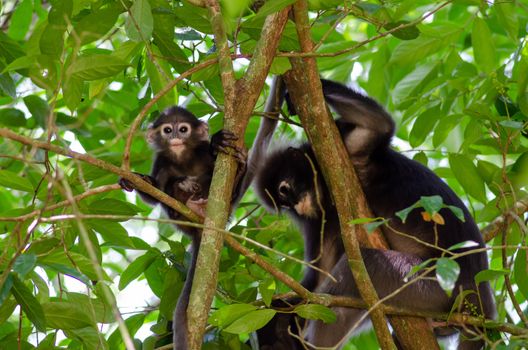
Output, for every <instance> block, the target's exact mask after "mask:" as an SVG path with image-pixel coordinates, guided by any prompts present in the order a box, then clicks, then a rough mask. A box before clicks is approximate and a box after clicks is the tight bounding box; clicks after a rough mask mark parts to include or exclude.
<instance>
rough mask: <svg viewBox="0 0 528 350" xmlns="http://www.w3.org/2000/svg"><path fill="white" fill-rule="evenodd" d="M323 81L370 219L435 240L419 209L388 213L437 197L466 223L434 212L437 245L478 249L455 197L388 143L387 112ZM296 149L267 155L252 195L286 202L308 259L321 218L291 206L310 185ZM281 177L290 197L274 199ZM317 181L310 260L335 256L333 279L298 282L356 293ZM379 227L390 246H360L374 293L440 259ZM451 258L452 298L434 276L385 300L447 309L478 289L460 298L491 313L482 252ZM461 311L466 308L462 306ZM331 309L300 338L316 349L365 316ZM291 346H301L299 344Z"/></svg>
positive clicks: (477, 344)
mask: <svg viewBox="0 0 528 350" xmlns="http://www.w3.org/2000/svg"><path fill="white" fill-rule="evenodd" d="M322 83H323V93H324V95H325V99H326V101H327V103H328V104H329V105H330V106H331V107H332V108H333V109H334V110H335V111H336V112H337V113H338V114H339V116H340V118H339V119H337V120H336V124H337V127H338V129H339V131H340V133H341V137H342V138H343V141H344V143H345V146H346V148H347V151H348V153H349V156H350V160H351V162H352V164H353V165H354V168H355V170H356V173H357V175H358V178H359V181H360V184H361V187H362V189H363V191H364V193H365V196H366V199H367V202H368V204H369V206H370V208H371V209H372V211H373V214H374V216H376V217H384V218H387V219H389V220H390V221H389V225H390V226H391V227H393V228H395V229H396V230H398V231H400V232H404V233H406V234H408V235H411V236H414V237H416V238H419V239H420V240H422V241H425V242H428V243H431V244H434V243H435V234H434V231H433V225H434V224H433V223H431V222H426V221H424V220H423V219H422V217H421V215H420V211H421V210H420V209H415V210H413V211H412V212H411V213H410V215H409V216H408V218H407V221H406V222H405V223H402V222H401V220H400V219H399V218H397V217H396V216H395V212H397V211H399V210H401V209H404V208H407V207H409V206H411V205H413V204H414V203H415V202H416V201H418V200H419V199H420V197H421V196H431V195H439V196H441V197H442V198H443V201H444V203H445V204H447V205H453V206H456V207H459V208H461V209H462V210H463V212H464V217H465V222H462V221H460V220H459V219H458V218H457V217H456V216H455V215H454V214H453V213H452V212H451V211H449V210H446V209H442V210H441V211H440V214H441V215H442V216H443V218H444V220H445V225H437V230H438V246H439V247H441V248H449V247H450V246H452V245H454V244H456V243H460V242H463V241H468V240H471V241H474V242H476V243H477V244H478V247H479V248H480V247H484V242H483V240H482V237H481V234H480V232H479V230H478V228H477V226H476V224H475V222H474V221H473V219H472V217H471V215H470V214H469V212H468V210H467V208H466V207H465V205H464V204H463V203H462V201H461V200H460V199H459V198H458V197H457V195H456V194H455V193H454V192H453V191H452V190H451V189H450V188H449V187H448V186H447V185H446V184H445V183H444V182H443V181H442V180H441V179H440V178H439V177H438V176H436V175H435V174H434V173H433V172H432V171H431V170H429V169H428V168H426V167H424V166H422V165H421V164H420V163H418V162H416V161H413V160H411V159H408V158H406V157H404V156H403V155H401V154H399V153H397V152H395V151H394V150H392V149H391V148H390V140H391V138H392V136H393V134H394V122H393V120H392V118H391V117H390V115H389V114H388V113H387V112H386V111H385V110H384V109H383V108H382V107H381V106H380V105H378V104H377V103H376V102H375V101H374V100H372V99H370V98H368V97H366V96H364V95H362V94H360V93H358V92H355V91H353V90H351V89H349V88H347V87H345V86H343V85H341V84H339V83H336V82H332V81H328V80H323V81H322ZM295 150H296V151H297V152H301V153H306V154H311V150H310V148H309V145H307V144H305V145H302V146H301V147H300V148H298V149H296V148H293V149H292V148H291V147H290V148H287V149H284V150H280V151H277V152H275V153H273V154H271V155H270V157H269V159H268V160H267V161H266V162H265V163H264V164H263V166H262V169H261V172H260V173H259V175H258V181H257V184H256V187H257V193H259V195H260V197H261V199H262V201H263V202H264V203H265V204H266V205H267V206H268V207H271V208H272V207H273V204H272V202H273V201H272V200H271V199H270V198H269V195H267V194H266V191H265V190H267V191H268V192H270V193H271V197H272V198H273V200H274V201H275V202H276V203H277V202H278V203H279V205H281V206H284V207H286V211H287V212H288V213H289V214H290V215H291V216H292V217H293V218H294V219H295V220H296V221H297V222H298V223H299V225H300V227H301V231H302V233H303V235H304V238H305V249H306V251H307V258H310V256H312V255H313V254H314V251H317V250H319V247H320V238H319V237H320V235H319V232H320V230H321V222H320V217H316V218H315V219H314V217H306V216H302V215H299V213H298V212H296V211H295V209H294V207H295V205H297V204H298V203H299V198H303V196H304V193H306V192H308V193H310V192H311V193H312V194H313V193H314V188H315V187H314V185H313V184H314V182H313V176H310V174H311V172H307V170H306V168H307V166H308V165H307V163H308V162H307V161H303V160H302V159H301V158H300V157H297V156H296V155H295ZM312 159H313V158H312ZM279 160H280V161H279ZM283 181H287V182H289V183H290V187H291V189H292V193H290V194H289V198H291V200H288V201H284V200H283V199H281V195H280V193H279V187H278V185H279V184H280V183H281V182H283ZM317 183H318V184H319V187H320V188H319V192H321V193H322V203H323V208H324V209H325V213H326V218H327V221H328V222H327V224H326V225H325V227H324V237H325V240H324V242H323V244H322V249H323V254H322V259H321V260H320V261H318V262H317V264H318V265H319V266H334V265H333V264H334V262H335V261H336V259H339V261H338V262H337V264H335V266H334V267H333V268H330V269H331V270H332V274H333V275H334V277H336V278H337V279H338V282H337V283H334V282H333V281H331V280H330V279H323V278H322V277H321V276H319V278H317V277H314V275H315V276H317V275H319V274H318V273H316V272H315V271H311V270H309V271H308V272H307V273H306V275H305V278H304V279H303V283H304V284H305V285H306V286H308V287H309V288H310V289H312V290H315V291H318V292H324V293H330V294H334V295H351V296H359V295H358V292H357V288H356V286H355V283H354V279H353V278H352V274H351V272H350V270H349V266H348V261H347V259H346V256H345V255H343V248H342V243H341V242H340V241H339V239H338V237H340V231H339V225H338V224H337V216H336V213H335V208H334V206H333V205H332V204H331V200H330V199H329V198H328V191H327V190H326V188H325V186H324V184H323V183H322V182H321V181H318V182H317ZM314 210H315V212H317V213H320V212H321V211H320V210H316V208H314ZM318 218H319V220H318ZM382 230H383V233H384V235H385V237H386V238H387V240H388V242H389V244H390V246H391V249H393V250H389V251H381V250H376V249H362V255H363V258H364V260H365V265H366V267H367V270H368V272H369V275H370V277H371V279H372V282H373V284H374V286H375V288H376V290H377V292H378V295H379V296H380V297H384V296H386V295H388V294H390V293H391V292H393V291H394V290H396V289H398V288H400V287H401V286H402V285H404V284H405V283H404V282H403V278H404V276H405V275H407V273H408V272H409V271H410V270H411V268H412V267H413V266H415V265H417V264H420V263H421V262H423V261H425V260H426V259H429V258H437V257H440V256H441V252H440V251H439V250H437V249H434V248H432V247H427V246H425V245H423V244H421V243H419V242H416V241H415V240H413V239H410V238H408V237H402V236H401V235H399V234H397V233H395V232H394V231H392V230H391V229H389V228H388V227H383V228H382ZM334 254H337V255H334ZM327 260H329V261H327ZM457 262H458V264H459V265H460V267H461V272H460V276H459V279H458V282H457V285H456V288H455V290H454V293H453V296H452V297H451V298H449V297H448V296H447V295H446V293H445V292H444V291H443V290H442V289H441V288H440V286H439V285H438V283H437V282H436V281H434V280H430V279H426V280H420V281H417V282H415V283H413V284H412V285H410V286H408V287H406V288H405V289H403V291H402V292H400V293H399V294H397V295H396V296H395V297H393V298H391V299H390V300H389V301H388V303H389V304H393V305H397V306H403V307H407V308H411V309H416V310H424V311H441V312H447V311H449V310H450V308H451V305H452V304H453V301H454V298H455V297H456V295H457V294H458V293H459V291H460V290H461V289H462V290H474V291H478V297H477V295H476V294H472V295H470V296H468V297H466V300H467V301H468V302H470V303H472V304H473V305H475V306H476V310H477V312H478V314H480V315H484V316H486V317H487V318H493V317H494V316H495V305H494V300H493V294H492V291H491V288H490V285H489V283H487V282H485V283H481V284H480V285H479V286H478V288H477V286H476V285H475V283H474V276H475V275H476V274H477V273H478V272H480V271H482V270H485V269H487V268H488V262H487V257H486V254H485V253H484V252H480V253H474V254H470V255H467V256H464V257H460V258H458V259H457ZM314 281H315V282H314ZM314 284H315V287H314ZM480 305H482V307H480ZM463 310H464V311H466V308H463ZM335 311H336V313H337V322H336V323H334V324H330V325H325V324H323V323H322V322H319V321H307V322H306V325H305V331H306V333H305V339H306V340H307V341H309V342H311V343H312V344H315V345H317V346H335V345H336V344H337V343H338V342H339V341H340V340H341V339H342V338H344V337H346V336H347V334H348V333H349V332H350V329H351V327H352V326H353V325H354V324H355V323H356V321H357V320H358V319H359V318H360V316H362V315H363V313H364V310H357V309H351V308H335ZM282 317H284V316H282ZM282 323H284V321H282ZM289 323H290V324H291V323H292V321H291V320H290V322H289ZM269 327H271V328H273V327H275V329H274V331H275V332H277V333H279V332H283V330H281V329H278V327H280V325H279V322H275V323H273V322H272V323H271V324H270V325H269V326H267V327H266V328H267V329H265V331H264V332H267V333H273V330H272V331H270V329H269ZM260 338H261V337H260V333H259V339H260ZM263 342H264V344H266V345H268V346H270V349H271V348H274V346H275V347H277V348H280V346H282V345H280V344H285V342H291V340H284V339H281V338H279V337H276V338H273V337H270V336H267V337H266V339H264V340H263ZM483 344H484V343H483V341H461V342H460V344H459V347H458V349H459V350H470V349H480V348H481V347H482V346H483ZM297 347H298V348H299V349H301V347H300V345H299V344H298V343H297ZM290 348H292V349H293V348H294V347H290Z"/></svg>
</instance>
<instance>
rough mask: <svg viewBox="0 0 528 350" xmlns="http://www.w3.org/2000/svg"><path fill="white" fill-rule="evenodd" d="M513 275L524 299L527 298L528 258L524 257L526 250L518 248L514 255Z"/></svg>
mask: <svg viewBox="0 0 528 350" xmlns="http://www.w3.org/2000/svg"><path fill="white" fill-rule="evenodd" d="M513 275H514V277H515V282H516V283H517V286H518V287H519V290H520V291H521V293H522V295H523V296H524V298H525V299H528V278H526V276H528V258H527V257H526V250H524V249H519V250H518V251H517V256H516V257H515V264H514V266H513Z"/></svg>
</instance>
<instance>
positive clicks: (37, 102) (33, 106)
mask: <svg viewBox="0 0 528 350" xmlns="http://www.w3.org/2000/svg"><path fill="white" fill-rule="evenodd" d="M24 104H25V105H26V107H27V109H28V110H29V112H30V113H31V115H32V116H33V118H35V120H36V121H37V124H38V125H40V126H41V127H43V128H45V127H46V124H47V123H46V122H47V120H48V115H49V105H48V103H47V102H46V101H44V100H43V99H41V98H40V97H38V96H35V95H29V96H26V97H24Z"/></svg>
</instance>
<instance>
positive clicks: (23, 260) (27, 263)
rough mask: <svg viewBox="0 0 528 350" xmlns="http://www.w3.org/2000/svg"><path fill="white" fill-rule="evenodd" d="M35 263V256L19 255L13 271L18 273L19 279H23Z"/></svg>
mask: <svg viewBox="0 0 528 350" xmlns="http://www.w3.org/2000/svg"><path fill="white" fill-rule="evenodd" d="M36 263H37V256H36V255H35V254H27V253H26V254H21V255H19V256H18V257H17V258H16V260H15V263H14V264H13V271H14V272H16V273H18V275H19V276H20V278H21V279H25V277H26V275H27V274H28V273H29V272H30V271H31V270H33V268H34V267H35V265H36Z"/></svg>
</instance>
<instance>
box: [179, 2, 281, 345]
mask: <svg viewBox="0 0 528 350" xmlns="http://www.w3.org/2000/svg"><path fill="white" fill-rule="evenodd" d="M207 6H208V7H209V11H210V14H211V24H212V27H213V31H214V33H215V42H216V47H217V48H218V54H219V68H220V76H221V79H222V86H223V88H224V99H225V101H226V102H225V117H224V128H225V129H226V130H229V131H232V132H233V133H234V134H235V135H237V136H238V137H239V140H238V145H239V146H243V137H242V136H243V134H244V132H245V129H246V127H247V124H248V121H249V117H250V115H251V113H252V111H253V108H254V106H255V103H256V101H257V98H258V95H259V93H260V90H261V89H262V86H263V85H264V80H265V78H266V76H267V74H268V71H269V68H270V66H271V62H272V60H273V57H274V56H275V53H276V51H277V46H278V43H279V38H280V35H281V33H282V30H283V29H284V26H285V24H286V19H287V12H288V10H287V9H285V10H282V11H280V12H278V13H276V14H273V15H270V16H268V17H267V18H266V21H265V23H264V27H263V29H262V34H261V37H260V40H259V42H258V43H257V46H256V49H255V54H254V55H253V60H252V62H251V64H250V67H249V68H248V72H247V73H246V75H245V77H244V78H243V79H242V83H241V86H242V88H243V89H246V90H242V93H243V97H244V103H240V93H241V90H240V89H239V88H238V85H235V76H234V72H233V66H232V62H231V56H230V52H229V47H228V42H227V37H226V33H225V28H224V22H223V18H222V14H221V13H220V6H219V4H218V2H217V1H216V0H208V1H207ZM236 169H237V164H236V162H235V160H234V158H233V157H232V156H229V155H225V154H219V156H218V159H217V161H216V164H215V170H214V173H213V179H212V182H211V190H210V192H209V197H208V198H209V199H208V204H207V214H206V218H205V226H206V229H204V230H203V234H202V241H201V243H200V249H199V252H198V259H197V263H196V271H195V275H194V278H193V286H192V290H191V295H190V300H189V306H188V308H187V318H188V331H189V333H188V339H189V345H190V348H191V349H200V348H201V342H202V337H203V333H204V331H205V323H206V321H207V316H208V313H209V308H210V306H211V302H212V299H213V296H214V293H215V290H216V282H217V275H218V265H219V263H220V250H221V248H222V244H223V235H222V234H221V233H218V232H217V231H216V230H214V229H208V228H207V227H213V228H218V227H221V228H223V227H225V225H226V222H227V219H228V216H229V211H230V201H231V194H232V190H233V181H234V179H235V173H236ZM191 310H192V312H190V311H191Z"/></svg>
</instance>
